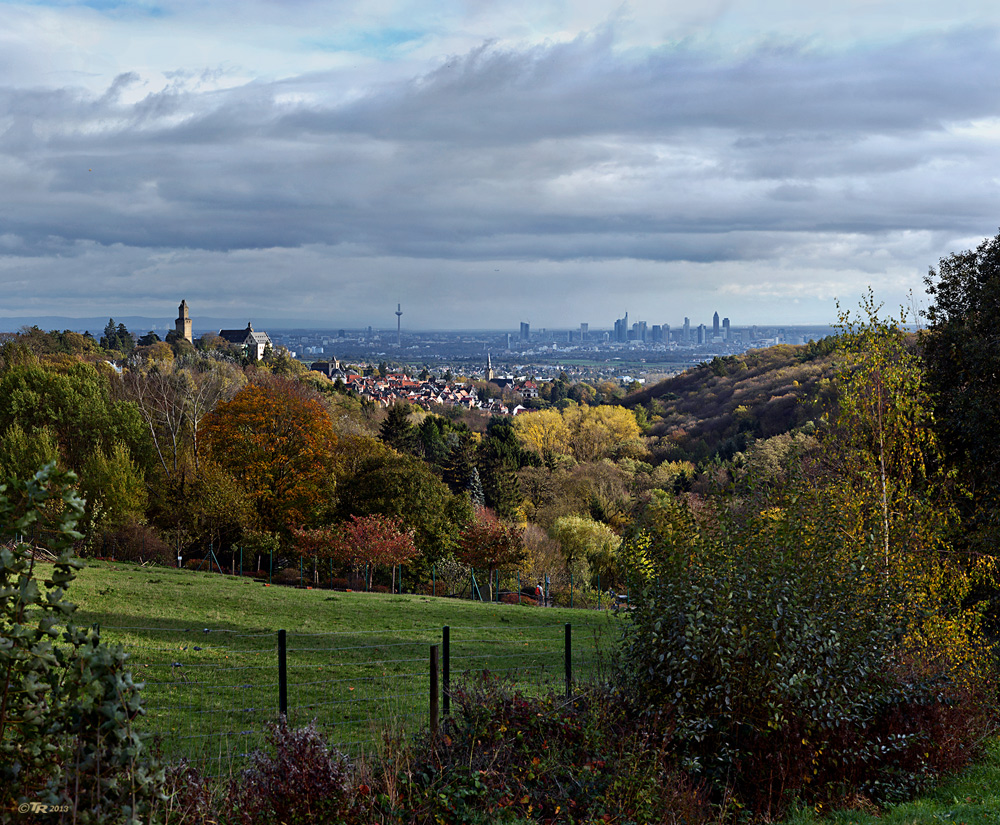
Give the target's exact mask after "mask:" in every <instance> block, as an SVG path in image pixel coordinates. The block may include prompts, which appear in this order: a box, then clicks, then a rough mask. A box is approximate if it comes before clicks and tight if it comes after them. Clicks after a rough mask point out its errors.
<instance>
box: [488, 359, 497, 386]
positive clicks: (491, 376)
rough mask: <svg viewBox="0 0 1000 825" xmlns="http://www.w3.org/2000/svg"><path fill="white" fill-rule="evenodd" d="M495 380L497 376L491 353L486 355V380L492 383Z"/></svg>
mask: <svg viewBox="0 0 1000 825" xmlns="http://www.w3.org/2000/svg"><path fill="white" fill-rule="evenodd" d="M494 378H496V375H494V374H493V359H492V358H491V357H490V354H489V353H486V380H487V381H492V380H493V379H494Z"/></svg>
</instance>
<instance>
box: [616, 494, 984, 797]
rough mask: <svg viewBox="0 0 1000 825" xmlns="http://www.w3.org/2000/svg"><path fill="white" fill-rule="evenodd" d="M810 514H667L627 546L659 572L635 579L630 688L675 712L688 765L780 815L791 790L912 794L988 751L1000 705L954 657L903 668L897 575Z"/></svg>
mask: <svg viewBox="0 0 1000 825" xmlns="http://www.w3.org/2000/svg"><path fill="white" fill-rule="evenodd" d="M813 506H815V505H813ZM666 516H667V514H665V511H663V512H661V513H660V514H659V517H663V518H666ZM674 516H677V517H682V516H683V517H684V518H687V517H688V516H685V515H684V514H683V513H681V512H680V511H678V512H676V513H674V514H673V516H671V518H673V517H674ZM796 518H797V517H796V515H795V513H794V512H793V510H791V509H789V510H787V511H781V512H780V513H778V512H776V511H775V512H770V513H766V514H763V515H761V516H760V517H753V518H748V519H747V520H745V521H744V522H742V523H739V524H734V523H726V522H725V519H724V518H723V519H721V520H720V521H717V522H716V525H715V527H714V532H710V531H708V530H705V529H697V530H695V529H691V528H690V526H689V523H688V522H686V521H683V520H679V521H676V525H679V527H678V529H675V530H671V529H669V525H668V524H667V523H666V521H664V522H663V523H660V524H658V525H657V531H658V532H657V534H656V536H655V537H652V538H651V537H650V535H649V534H646V535H645V536H640V537H638V538H637V539H633V540H632V541H631V544H632V545H633V546H632V547H631V548H626V553H627V554H628V555H630V556H631V557H633V558H641V560H642V562H643V564H644V565H646V567H643V568H642V569H643V570H646V571H647V572H646V573H645V574H644V575H645V576H646V578H645V587H642V588H639V587H637V586H635V584H634V585H633V588H632V595H633V610H632V611H631V618H632V622H631V624H630V625H629V626H628V631H627V638H626V643H625V645H624V648H623V651H622V659H621V670H622V674H623V676H624V684H625V685H626V687H627V688H628V689H629V691H630V692H631V695H632V696H633V697H634V698H635V701H637V702H638V703H639V704H640V705H642V706H645V707H647V708H651V709H659V710H662V711H663V712H667V713H669V714H670V716H671V719H672V720H673V725H674V728H673V733H672V738H673V747H674V748H676V750H677V752H678V755H679V757H680V758H681V760H682V761H681V765H682V766H683V767H684V768H685V769H686V770H688V771H690V772H691V773H692V775H694V776H696V777H701V778H703V779H705V780H706V781H708V782H709V783H711V784H712V786H713V787H714V788H715V792H716V794H717V796H718V798H719V799H721V798H722V796H723V794H724V793H734V794H735V795H736V798H737V800H738V801H739V802H740V804H742V805H744V806H746V807H747V808H749V809H750V810H752V811H754V812H756V813H758V814H761V815H765V816H769V817H770V816H778V815H780V814H781V812H782V811H783V810H784V808H785V807H786V806H787V805H788V804H789V802H791V801H792V797H793V796H796V797H798V798H799V800H800V801H803V802H816V803H819V802H829V801H832V800H836V799H837V798H839V797H840V796H841V795H842V794H844V793H846V792H848V789H853V791H854V792H856V793H861V794H862V795H864V796H866V797H867V798H869V799H870V800H872V801H874V802H876V803H879V804H881V803H885V802H895V801H898V800H900V799H903V798H905V797H906V796H908V795H910V794H912V793H913V792H915V791H916V790H918V789H919V788H921V787H922V786H923V785H925V784H926V783H927V782H928V781H929V780H930V779H932V778H934V777H935V776H936V775H937V774H938V772H939V770H940V769H941V768H943V767H945V766H947V767H955V766H956V765H957V764H959V763H960V762H961V759H962V757H961V754H962V753H963V750H964V753H965V754H966V758H968V757H969V756H971V754H972V753H974V752H975V749H976V746H977V744H978V742H979V740H980V738H981V737H982V735H983V734H984V732H985V731H986V730H987V728H986V726H985V720H986V718H987V717H986V715H984V714H983V713H982V712H981V711H980V708H981V707H983V706H985V707H986V708H988V709H989V710H992V709H993V708H995V706H996V705H995V701H994V699H993V697H989V696H987V695H986V694H985V692H983V689H982V687H980V688H979V689H978V691H979V692H978V694H977V695H975V696H973V695H968V694H966V695H963V693H962V690H965V688H963V689H962V690H960V689H959V688H958V686H957V684H956V683H954V682H952V680H951V678H950V676H949V669H948V668H949V663H948V662H947V661H945V660H944V658H943V657H941V658H940V659H939V660H938V661H937V662H936V663H935V664H934V666H931V665H930V664H926V665H925V666H923V667H919V668H918V667H915V666H905V667H904V664H903V663H905V662H907V661H908V656H907V655H906V652H905V651H904V650H903V648H902V646H901V640H903V639H904V638H905V622H904V619H902V618H900V617H898V616H894V615H892V614H890V613H889V611H888V610H886V609H885V607H884V605H885V604H887V603H888V604H898V601H897V600H896V599H895V598H893V597H886V596H885V595H884V594H885V592H886V589H887V585H886V584H885V578H884V577H880V576H878V575H877V574H875V573H874V571H873V570H872V569H871V568H868V567H866V566H865V565H864V564H863V563H862V562H861V561H859V560H858V559H857V557H856V556H852V555H851V554H849V553H847V552H844V548H842V547H841V546H840V545H839V544H838V541H839V539H838V538H837V534H836V533H835V532H834V531H825V532H822V531H817V530H815V529H813V530H809V529H807V528H806V527H805V526H804V525H803V524H802V523H798V522H797V521H796ZM681 527H683V528H684V529H680V528H681ZM651 562H655V566H654V567H653V568H650V567H649V566H648V565H649V563H651ZM650 569H653V570H654V571H655V574H656V575H655V577H654V576H652V575H651V574H650V573H649V572H648V571H649V570H650ZM639 578H642V577H641V576H640V577H639ZM637 583H638V582H636V584H637ZM924 661H925V662H927V663H929V662H931V661H932V659H931V658H930V657H927V658H925V659H924ZM979 684H980V685H984V684H985V683H984V682H981V683H979ZM968 690H974V689H973V688H969V689H968ZM970 700H971V701H970ZM987 715H988V714H987ZM931 754H935V756H934V757H933V758H932V757H931Z"/></svg>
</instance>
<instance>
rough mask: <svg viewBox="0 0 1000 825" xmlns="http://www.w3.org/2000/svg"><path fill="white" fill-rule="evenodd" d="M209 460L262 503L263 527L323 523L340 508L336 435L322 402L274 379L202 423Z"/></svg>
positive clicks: (244, 391) (248, 389) (252, 388)
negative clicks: (336, 502) (336, 503)
mask: <svg viewBox="0 0 1000 825" xmlns="http://www.w3.org/2000/svg"><path fill="white" fill-rule="evenodd" d="M200 431H201V438H202V439H203V440H204V443H205V445H206V447H207V451H208V454H209V456H210V457H211V458H212V459H213V460H214V461H216V462H217V463H218V464H219V465H220V466H221V467H223V468H225V469H226V470H228V471H229V472H230V473H231V474H232V475H233V477H234V478H236V479H237V480H238V481H239V482H240V484H241V485H243V487H244V489H245V490H247V491H248V493H249V495H250V496H251V498H252V499H253V501H254V504H255V506H256V509H257V513H258V515H259V519H260V524H261V526H262V527H263V528H264V529H267V530H287V529H289V528H291V527H292V526H294V525H302V524H310V523H313V522H315V521H316V520H320V519H322V518H323V516H324V514H326V513H328V512H329V511H330V510H331V508H332V506H333V503H334V489H335V480H334V471H335V449H336V444H337V438H336V435H335V434H334V432H333V425H332V423H331V421H330V415H329V412H328V410H327V408H326V405H325V404H323V402H322V400H320V399H319V398H317V397H316V396H315V394H314V393H312V392H310V391H308V390H307V389H305V388H304V387H302V386H301V385H299V384H297V383H294V382H291V381H288V380H285V379H282V378H277V377H271V376H268V377H267V379H266V380H263V381H261V382H260V383H253V384H249V385H247V386H246V387H244V388H243V389H241V390H240V391H239V392H238V393H236V395H235V396H234V397H233V398H232V400H230V401H226V402H223V403H222V404H219V406H218V407H216V409H215V410H214V411H212V412H211V413H209V414H208V415H207V416H206V417H205V418H204V419H203V421H202V426H201V428H200Z"/></svg>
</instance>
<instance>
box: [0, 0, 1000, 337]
mask: <svg viewBox="0 0 1000 825" xmlns="http://www.w3.org/2000/svg"><path fill="white" fill-rule="evenodd" d="M818 6H821V7H824V8H836V9H837V11H836V12H834V11H828V12H818V11H815V10H814V7H818ZM998 77H1000V4H997V3H987V2H971V1H970V0H950V1H949V2H947V3H945V2H941V0H933V1H932V2H930V1H928V2H921V1H920V0H906V2H881V1H880V0H839V2H837V3H809V2H802V0H637V1H634V2H625V3H622V4H620V5H617V4H615V3H613V2H612V3H608V2H596V1H595V0H559V2H548V0H517V2H504V0H466V1H465V2H461V1H460V0H364V2H362V1H361V0H316V2H313V0H273V2H272V1H271V0H238V2H237V1H235V0H212V2H204V0H162V2H157V0H150V2H116V0H92V2H73V1H72V0H44V1H43V2H20V3H18V2H14V3H10V2H2V0H0V316H22V315H43V314H44V315H68V316H74V317H77V316H87V315H96V316H103V315H131V314H135V315H149V316H163V317H164V318H172V317H173V316H174V315H175V314H176V306H177V304H178V303H179V302H180V299H181V298H185V299H186V300H187V301H188V304H189V305H190V307H191V313H192V316H193V317H194V319H195V327H196V329H197V327H198V321H197V318H198V315H199V314H200V313H201V314H204V315H206V316H207V315H212V316H231V317H233V318H236V319H244V318H246V319H259V320H266V321H268V322H271V323H278V322H290V323H294V322H297V321H307V320H310V321H319V322H324V323H328V324H329V325H330V326H331V327H339V326H362V325H368V324H373V325H375V326H382V327H394V326H395V317H394V315H393V312H394V310H395V309H396V303H397V302H401V303H402V305H403V313H404V314H403V324H404V327H410V328H415V329H416V328H421V329H426V328H449V327H452V328H458V327H462V328H469V327H488V328H495V329H506V328H514V329H516V328H517V325H518V322H519V321H529V322H530V323H531V324H532V326H533V327H567V326H575V325H577V324H579V323H580V322H587V323H589V324H590V326H591V327H592V328H602V327H608V326H611V325H612V324H613V322H614V320H615V318H617V317H619V316H621V315H622V314H623V313H624V312H625V311H626V310H627V311H628V312H629V318H630V320H640V319H643V320H646V321H648V322H649V323H650V324H653V323H666V324H671V325H678V324H681V323H682V322H683V319H684V316H689V317H690V318H691V321H692V323H693V324H698V323H711V315H712V313H713V312H714V311H716V310H718V312H719V313H720V314H721V315H723V316H728V317H730V318H731V319H732V323H733V324H734V325H737V326H739V325H743V324H749V323H772V322H782V323H788V324H793V323H827V322H832V321H834V320H835V319H836V301H837V300H838V299H839V301H840V303H841V304H842V305H843V306H846V307H856V306H857V304H858V301H859V299H860V297H861V295H862V293H863V292H864V291H865V290H866V289H867V287H868V286H869V285H871V286H872V287H873V288H874V290H875V294H876V296H877V297H878V298H879V299H881V300H883V301H884V302H885V303H886V304H887V306H888V307H890V308H898V306H899V305H900V304H901V303H903V302H907V301H908V299H907V297H906V296H907V293H908V292H909V291H910V290H913V292H914V294H915V298H916V301H917V303H918V304H919V303H926V301H925V300H924V298H923V276H924V275H925V274H926V272H927V269H928V267H930V266H936V265H937V262H938V260H939V259H940V258H941V257H942V256H944V255H947V254H949V253H950V252H957V251H961V250H964V249H968V248H971V247H974V246H976V245H977V244H978V243H979V242H980V241H981V240H982V239H983V238H985V237H987V236H992V235H995V234H996V233H997V231H998V225H1000V198H998V194H1000V192H998V181H1000V80H998Z"/></svg>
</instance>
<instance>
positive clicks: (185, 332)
mask: <svg viewBox="0 0 1000 825" xmlns="http://www.w3.org/2000/svg"><path fill="white" fill-rule="evenodd" d="M174 329H175V330H177V336H178V337H179V338H186V339H187V340H188V343H190V344H193V343H194V339H193V338H192V337H191V318H190V316H189V315H188V305H187V301H181V305H180V306H179V307H177V320H176V321H174Z"/></svg>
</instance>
